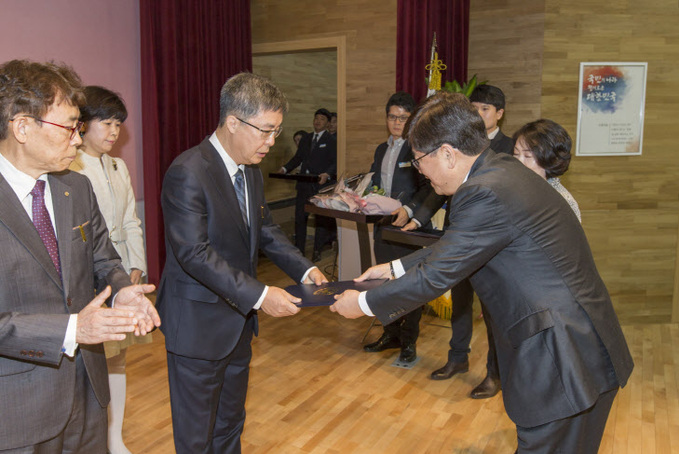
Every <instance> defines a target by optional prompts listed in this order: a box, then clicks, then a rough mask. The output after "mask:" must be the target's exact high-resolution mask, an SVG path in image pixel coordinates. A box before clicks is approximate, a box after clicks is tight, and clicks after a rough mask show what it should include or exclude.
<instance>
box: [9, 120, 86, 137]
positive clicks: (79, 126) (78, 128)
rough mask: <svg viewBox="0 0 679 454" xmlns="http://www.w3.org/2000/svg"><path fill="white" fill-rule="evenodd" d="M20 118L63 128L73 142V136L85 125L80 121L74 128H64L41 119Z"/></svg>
mask: <svg viewBox="0 0 679 454" xmlns="http://www.w3.org/2000/svg"><path fill="white" fill-rule="evenodd" d="M20 116H22V117H28V118H32V119H34V120H35V121H39V122H40V123H47V124H48V125H52V126H58V127H60V128H63V129H65V130H67V131H71V135H70V136H69V138H68V140H73V137H74V136H75V134H76V133H78V132H80V130H81V129H83V126H84V125H85V123H83V122H82V121H79V122H78V123H77V124H76V125H75V126H64V125H59V124H56V123H52V122H50V121H45V120H43V119H42V118H37V117H34V116H33V115H20ZM14 120H15V119H14V118H12V119H11V120H10V121H14Z"/></svg>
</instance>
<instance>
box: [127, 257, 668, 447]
mask: <svg viewBox="0 0 679 454" xmlns="http://www.w3.org/2000/svg"><path fill="white" fill-rule="evenodd" d="M330 261H331V258H330V252H329V251H328V252H326V253H324V259H323V263H324V264H325V265H327V263H328V262H330ZM328 270H329V268H328ZM260 279H261V280H262V281H264V282H267V283H270V284H277V285H281V286H285V285H289V284H290V283H291V281H289V280H288V279H287V278H286V277H285V276H282V274H281V273H280V272H278V271H277V270H276V269H275V267H273V266H271V264H267V263H264V264H262V265H261V266H260ZM370 322H371V319H368V318H365V317H364V318H362V319H358V320H346V319H344V318H341V317H339V316H337V315H336V314H333V313H331V312H329V311H328V309H327V308H311V309H304V310H302V311H301V312H300V313H299V314H298V315H296V316H294V317H290V318H285V319H274V318H271V317H269V316H267V315H265V314H262V315H261V316H260V335H259V337H258V338H256V339H255V340H254V341H253V360H252V364H251V366H252V367H251V372H250V388H249V393H248V398H247V404H246V409H247V419H246V424H245V431H244V433H243V438H242V442H243V452H244V453H245V454H255V453H276V454H278V453H290V454H294V453H337V454H340V453H341V454H346V453H371V454H379V453H385V454H387V453H388V454H397V453H404V454H412V453H464V454H477V453H493V454H495V453H513V452H514V449H516V432H515V429H514V425H513V424H512V423H511V421H510V420H509V418H508V417H507V415H506V414H505V412H504V406H503V404H502V398H501V396H500V395H498V396H496V397H494V398H492V399H486V400H473V399H470V398H468V397H467V395H468V393H469V391H470V390H471V389H472V388H473V387H474V386H475V385H476V384H478V382H479V381H480V380H481V379H482V378H483V375H484V373H485V354H486V339H485V326H484V323H483V321H482V320H479V319H476V318H475V322H474V329H475V331H474V336H473V339H472V353H471V355H470V363H471V369H470V371H469V372H467V373H465V374H462V375H460V376H456V377H454V378H453V379H451V380H446V381H432V380H430V379H429V374H430V372H431V371H432V370H434V369H436V368H438V367H440V366H441V365H443V363H444V362H445V360H446V353H447V347H448V340H449V338H450V327H449V325H448V323H447V322H445V321H442V320H439V319H436V318H433V317H431V316H425V317H424V318H423V321H422V323H421V334H420V338H419V340H418V344H417V349H418V355H419V358H420V360H419V362H418V363H417V364H416V365H415V367H414V368H413V369H411V370H404V369H399V368H396V367H393V366H391V363H392V361H393V360H394V359H395V357H396V355H397V350H389V351H386V352H382V353H364V352H363V350H362V348H361V347H362V342H361V339H362V337H363V335H364V333H365V332H366V330H367V329H368V327H369V325H370ZM623 328H624V331H625V335H626V336H627V341H628V343H629V345H630V348H631V350H632V354H633V356H634V360H635V363H636V368H635V370H634V373H633V375H632V377H631V380H630V383H629V384H628V386H627V387H625V388H624V389H623V390H621V392H620V393H619V394H618V396H617V398H616V401H615V403H614V405H613V409H612V411H611V415H610V417H609V420H608V425H607V427H606V432H605V435H604V439H603V442H602V446H601V450H600V452H601V453H611V454H627V453H630V454H631V453H643V454H652V453H658V454H668V453H679V325H676V324H674V325H669V324H664V325H656V324H654V325H638V326H631V325H630V326H624V327H623ZM381 330H382V329H381V328H380V327H375V328H373V329H372V330H371V332H370V334H369V336H368V339H367V340H366V342H367V341H370V340H374V339H375V338H376V337H377V336H379V334H380V333H381ZM154 336H155V337H154V341H153V343H152V344H148V345H139V346H134V347H132V348H130V351H129V353H128V362H127V363H128V368H127V371H128V396H127V410H126V419H125V426H124V430H123V435H124V437H125V440H126V443H127V446H128V448H129V449H130V450H131V451H132V452H133V453H136V454H141V453H157V454H167V453H172V452H174V447H173V442H172V423H171V418H170V398H169V393H168V385H167V371H166V362H165V349H164V342H163V337H162V334H160V333H155V334H154Z"/></svg>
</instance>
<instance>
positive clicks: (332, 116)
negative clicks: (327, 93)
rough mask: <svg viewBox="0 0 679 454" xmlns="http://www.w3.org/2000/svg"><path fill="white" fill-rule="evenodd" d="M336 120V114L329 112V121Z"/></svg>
mask: <svg viewBox="0 0 679 454" xmlns="http://www.w3.org/2000/svg"><path fill="white" fill-rule="evenodd" d="M333 118H337V112H330V119H331V120H332V119H333Z"/></svg>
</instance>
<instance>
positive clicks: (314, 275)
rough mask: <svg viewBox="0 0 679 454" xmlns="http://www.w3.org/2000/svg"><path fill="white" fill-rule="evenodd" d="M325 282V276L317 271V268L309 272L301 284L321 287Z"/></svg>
mask: <svg viewBox="0 0 679 454" xmlns="http://www.w3.org/2000/svg"><path fill="white" fill-rule="evenodd" d="M327 282H328V278H327V277H325V274H323V273H322V272H321V270H319V269H318V268H313V269H312V270H311V271H309V274H308V275H307V277H306V279H304V280H303V281H302V284H316V285H321V284H325V283H327Z"/></svg>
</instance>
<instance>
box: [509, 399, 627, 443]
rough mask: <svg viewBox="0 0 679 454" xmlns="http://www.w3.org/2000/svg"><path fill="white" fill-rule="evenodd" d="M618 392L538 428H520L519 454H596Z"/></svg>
mask: <svg viewBox="0 0 679 454" xmlns="http://www.w3.org/2000/svg"><path fill="white" fill-rule="evenodd" d="M617 393H618V388H615V389H613V390H611V391H606V392H604V393H602V394H600V395H599V398H598V399H597V401H596V402H595V403H594V405H593V406H591V407H590V408H588V409H587V410H585V411H583V412H580V413H578V414H577V415H573V416H571V417H568V418H564V419H559V420H557V421H552V422H550V423H547V424H543V425H541V426H537V427H530V428H528V427H520V426H516V434H517V438H518V442H519V447H518V449H517V450H516V452H517V453H519V454H556V453H561V454H575V453H577V454H596V453H597V452H599V445H600V444H601V438H602V437H603V435H604V429H605V428H606V420H607V419H608V414H609V413H610V411H611V407H612V406H613V400H614V399H615V395H616V394H617Z"/></svg>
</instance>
